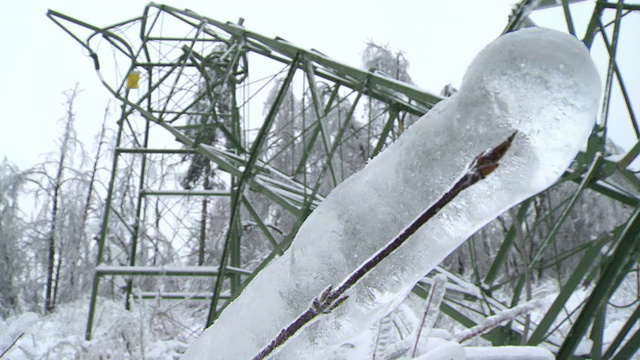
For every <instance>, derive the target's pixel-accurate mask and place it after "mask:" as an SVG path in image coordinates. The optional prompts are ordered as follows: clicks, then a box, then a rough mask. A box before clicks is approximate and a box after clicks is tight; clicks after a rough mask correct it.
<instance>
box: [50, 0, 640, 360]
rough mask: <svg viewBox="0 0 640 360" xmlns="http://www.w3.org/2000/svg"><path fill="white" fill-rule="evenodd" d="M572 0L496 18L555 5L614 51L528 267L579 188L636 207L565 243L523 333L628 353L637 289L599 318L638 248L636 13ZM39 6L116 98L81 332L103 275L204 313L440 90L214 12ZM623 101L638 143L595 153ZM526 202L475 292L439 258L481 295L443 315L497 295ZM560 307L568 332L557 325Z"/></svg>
mask: <svg viewBox="0 0 640 360" xmlns="http://www.w3.org/2000/svg"><path fill="white" fill-rule="evenodd" d="M572 3H573V1H567V0H563V1H561V4H557V3H556V2H555V1H539V2H535V1H522V2H521V3H519V4H518V5H516V6H515V7H514V10H513V13H512V15H511V16H510V18H509V21H508V24H507V26H506V28H505V30H504V32H510V31H514V30H517V29H518V28H520V27H522V26H529V25H531V24H532V21H531V19H530V17H529V14H530V13H531V11H533V10H536V9H540V8H545V7H549V6H556V7H557V6H559V5H561V8H562V11H563V12H564V15H565V19H566V21H567V29H568V31H569V32H570V33H572V34H574V35H576V36H578V37H579V38H581V40H583V42H584V43H585V45H586V46H587V47H588V48H590V49H591V48H592V47H594V46H599V47H601V48H603V49H604V50H605V54H606V56H607V62H606V67H605V68H604V69H601V71H603V75H604V76H605V79H606V82H605V87H604V88H605V92H604V97H603V104H602V113H601V114H600V116H599V119H598V122H597V125H596V127H595V128H594V131H593V133H592V135H591V137H590V140H589V143H588V146H587V147H586V149H585V151H583V152H581V153H580V154H579V155H578V157H577V158H576V161H575V163H574V165H573V166H572V168H571V170H569V171H567V173H566V174H565V175H564V176H563V179H562V180H561V181H560V182H559V183H558V186H560V185H561V184H567V183H571V182H573V183H575V184H577V185H575V186H573V187H572V188H571V189H572V190H571V193H570V194H569V195H568V197H567V198H566V200H565V201H563V202H562V203H561V204H560V205H558V206H556V207H554V208H550V209H548V214H546V215H548V216H545V217H543V218H542V219H543V220H540V222H542V221H546V222H553V224H552V225H553V226H552V230H551V231H550V232H549V234H547V237H546V238H545V239H544V243H543V248H541V249H540V250H539V252H538V253H537V254H535V256H533V257H532V259H531V260H532V262H531V264H529V265H528V266H529V267H530V268H531V269H535V268H537V267H541V268H542V267H544V266H548V265H547V263H545V262H544V261H543V258H542V256H541V254H542V252H543V250H544V248H548V247H549V246H552V244H555V242H556V240H557V239H556V238H557V234H558V229H560V227H561V226H562V225H563V224H564V223H565V222H566V219H567V218H568V215H569V214H570V212H571V210H572V209H573V208H574V206H575V204H576V203H577V202H578V201H580V199H581V198H582V197H583V196H584V194H585V193H586V190H587V189H590V190H592V191H595V192H597V193H598V196H600V197H601V198H602V199H610V200H612V201H614V202H616V203H619V204H621V206H626V207H627V208H629V209H630V214H631V216H629V217H628V218H625V219H620V221H619V225H618V226H617V227H616V228H615V229H613V231H611V232H606V231H605V232H603V233H602V234H593V239H592V240H590V241H587V242H585V243H584V244H582V245H580V247H579V248H574V249H569V250H567V251H566V253H563V254H559V255H557V259H560V260H557V261H558V262H561V261H563V260H562V259H566V258H569V257H571V256H574V255H576V254H578V255H579V256H581V259H582V260H581V261H580V262H579V264H578V265H577V267H576V270H575V271H574V273H573V275H572V276H571V277H570V278H569V279H565V280H563V283H562V284H560V285H561V286H560V288H561V291H560V294H559V295H558V297H557V299H556V300H555V302H554V303H553V305H552V306H551V308H550V309H549V310H548V311H547V313H546V314H545V315H544V317H543V318H542V319H540V320H539V321H530V323H529V322H528V324H527V325H526V326H528V327H530V328H531V334H530V335H529V337H528V338H526V339H524V342H525V343H529V344H532V345H537V344H540V343H545V344H546V345H547V346H549V347H551V348H552V349H554V350H555V351H556V352H557V353H558V356H559V358H568V357H569V356H570V355H571V354H573V352H574V350H575V349H576V347H577V345H578V343H579V342H580V341H581V340H582V339H583V338H584V337H585V336H586V335H585V334H587V331H588V330H590V331H591V335H590V338H591V340H592V341H594V347H593V348H594V350H592V351H593V352H594V354H595V353H596V352H598V351H599V352H600V353H599V356H600V355H602V354H604V355H607V356H608V357H610V356H613V355H616V356H619V357H621V358H624V356H625V355H627V354H632V353H633V352H634V351H635V350H637V349H638V346H640V332H638V331H636V332H635V334H633V333H631V332H630V331H631V329H632V328H634V326H635V324H636V322H637V321H638V319H639V318H640V305H639V304H640V303H638V304H636V305H635V307H636V308H635V310H634V311H629V312H628V313H629V315H628V316H627V318H626V319H625V321H626V322H625V323H624V326H623V327H622V328H621V329H620V331H619V332H618V334H617V335H616V337H615V339H614V341H613V342H612V343H608V344H609V347H608V348H605V347H604V345H603V344H604V340H603V337H602V336H598V334H597V332H598V331H600V335H602V330H603V329H604V326H605V317H606V316H605V315H606V312H607V310H608V305H607V301H608V300H609V299H610V298H611V296H612V294H613V293H614V292H615V291H616V289H617V288H618V287H619V285H620V283H621V282H622V281H623V279H624V278H625V276H627V275H628V274H630V273H632V272H633V270H634V269H637V268H638V261H637V259H638V255H639V254H640V246H639V245H638V244H639V243H640V239H639V238H638V236H639V235H638V234H639V233H640V217H639V216H638V214H640V200H639V198H638V193H639V192H640V181H639V180H638V178H637V177H636V175H635V173H634V171H633V170H632V163H634V160H636V158H637V156H638V154H639V153H640V141H637V139H638V138H640V131H639V130H638V122H637V119H636V116H635V113H634V109H633V105H634V102H633V100H632V99H633V97H632V96H631V95H630V93H629V90H628V89H627V87H625V82H624V77H623V72H622V70H621V69H620V66H619V63H618V58H617V55H616V54H617V47H618V43H619V38H620V31H621V28H622V26H621V23H622V20H623V19H624V18H625V17H627V16H628V15H630V14H634V13H635V14H636V15H637V11H639V10H640V5H630V4H624V3H623V2H622V1H618V2H610V1H602V0H599V1H596V2H595V6H594V10H593V14H592V16H591V18H590V20H589V23H588V24H587V26H586V32H585V34H584V35H581V34H576V30H575V29H576V26H575V24H574V19H573V18H572V16H571V8H572V6H574V4H572ZM48 16H49V17H50V18H51V20H53V21H54V22H55V23H56V24H58V25H59V26H60V27H62V29H64V30H65V31H66V32H67V33H69V34H70V35H71V36H72V37H73V38H74V39H75V40H77V41H78V42H79V43H80V44H81V45H82V47H83V48H84V49H85V51H86V52H87V53H88V54H89V56H90V57H91V58H92V60H93V64H94V67H95V69H96V71H97V73H98V76H99V77H100V79H101V81H102V83H103V84H104V86H105V87H106V88H107V89H108V91H109V92H110V93H111V94H112V95H113V96H114V97H115V98H117V99H118V100H119V101H120V104H121V114H120V118H119V120H118V130H117V138H116V148H115V154H114V158H113V164H112V170H111V177H110V182H109V186H108V192H107V196H106V205H105V209H104V214H103V219H102V226H101V231H100V236H99V244H98V249H97V266H96V269H95V275H94V281H93V288H92V295H91V304H90V312H89V318H88V324H87V330H86V338H87V339H89V338H90V337H91V332H92V326H93V322H94V315H95V308H96V300H97V296H98V293H99V292H100V291H101V288H102V286H104V283H105V282H106V283H108V285H110V286H111V287H112V288H113V287H116V286H117V287H119V288H120V289H121V290H122V291H123V293H124V294H125V297H126V305H125V306H126V307H127V308H128V307H129V304H130V301H131V299H132V297H134V296H135V297H137V298H142V299H145V298H153V299H155V298H162V299H187V300H206V301H209V304H210V305H209V314H208V318H207V325H209V324H211V323H212V322H213V321H214V320H215V318H216V317H217V314H219V313H220V312H221V311H222V310H223V309H224V307H225V306H226V304H228V303H229V302H230V301H232V300H233V299H234V298H235V297H236V296H238V295H239V294H240V292H241V291H242V289H243V287H244V286H245V285H246V284H247V283H248V282H249V281H251V279H252V278H253V277H254V276H255V274H256V273H258V272H259V271H260V270H261V269H262V268H263V267H264V266H266V264H267V263H268V262H269V261H270V260H271V259H273V258H274V257H275V256H278V255H279V254H281V253H282V252H283V251H284V250H286V248H287V247H288V246H289V244H290V242H291V241H292V239H293V237H294V236H295V234H296V232H297V229H298V228H299V227H300V225H301V224H302V222H303V221H304V220H305V219H306V217H307V216H308V215H309V214H310V212H311V211H313V209H314V208H315V207H316V206H317V205H318V204H319V203H320V202H321V201H322V199H323V196H324V195H326V194H327V193H328V192H329V191H330V190H331V189H332V188H333V187H334V186H335V185H337V184H338V183H340V182H341V181H342V180H343V179H344V178H345V177H346V176H348V175H350V174H351V173H352V172H353V171H355V170H357V167H358V166H356V165H354V163H359V164H362V163H364V161H366V159H369V158H371V157H373V156H375V155H376V154H377V153H379V152H380V151H381V150H382V149H383V148H384V147H385V146H386V145H388V144H389V143H390V142H392V141H393V140H394V139H395V138H396V137H397V136H398V135H399V134H400V133H401V132H402V130H403V129H404V126H405V123H407V124H408V123H410V122H411V121H415V119H416V118H417V117H419V116H421V115H423V114H424V113H426V112H427V111H428V110H429V109H430V108H431V107H432V106H433V105H434V104H435V103H437V102H438V101H439V100H441V98H440V97H439V96H435V95H432V94H429V93H428V92H425V91H423V90H420V89H418V88H416V87H414V86H412V85H410V84H406V83H403V82H400V81H398V80H396V79H394V78H392V77H390V76H388V75H386V74H384V73H382V72H380V71H376V70H375V69H371V70H370V71H363V70H359V69H356V68H353V67H350V66H347V65H344V64H341V63H338V62H336V61H333V60H331V59H330V58H328V57H327V56H325V55H323V54H322V53H320V52H318V51H316V50H306V49H303V48H300V47H297V46H295V45H293V44H291V43H289V42H287V41H286V40H284V39H281V38H275V39H273V38H269V37H265V36H262V35H260V34H258V33H255V32H251V31H249V30H247V29H245V28H244V27H243V21H242V19H240V21H238V23H222V22H219V21H216V20H213V19H210V18H208V17H205V16H201V15H198V14H196V13H195V12H193V11H190V10H179V9H176V8H174V7H170V6H166V5H157V4H153V3H151V4H149V5H147V6H146V7H145V10H144V13H143V14H142V16H139V17H136V18H133V19H131V20H127V21H123V22H120V23H117V24H114V25H111V26H107V27H98V26H94V25H91V24H87V23H85V22H82V21H80V20H77V19H74V18H72V17H70V16H67V15H63V14H61V13H58V12H55V11H49V13H48ZM598 39H600V40H601V41H600V42H599V41H598ZM105 69H106V70H105ZM114 69H115V71H114ZM107 74H114V75H113V77H112V78H108V77H107ZM616 85H617V86H616ZM614 88H616V89H617V91H614V90H613V89H614ZM616 99H618V103H619V104H622V105H621V106H622V107H623V108H624V109H626V115H628V116H626V118H625V119H617V121H627V123H626V124H627V125H626V126H627V127H628V128H629V129H631V131H632V132H633V133H634V134H635V138H636V142H635V145H634V146H632V147H631V148H630V150H629V151H627V152H626V153H625V154H622V155H620V156H618V157H608V158H607V157H604V158H603V157H602V156H601V155H602V154H607V149H606V148H605V145H606V144H607V141H608V139H607V129H608V127H609V123H610V121H609V119H610V111H609V108H610V104H611V103H612V102H614V101H616ZM264 103H266V104H267V107H266V109H265V111H264V113H263V112H262V111H261V110H262V109H261V107H262V104H264ZM256 104H257V105H256ZM531 203H532V199H528V200H526V201H525V202H523V203H522V204H520V205H519V207H518V208H517V209H518V211H517V214H516V215H517V216H516V217H515V219H514V222H513V223H512V224H510V225H509V226H507V227H506V231H505V235H504V241H503V242H502V246H501V248H500V249H498V252H497V254H495V258H494V260H493V262H492V263H491V264H490V266H489V270H488V271H487V273H486V274H483V275H482V277H481V276H480V275H479V274H476V275H477V276H476V280H474V284H475V286H477V288H476V289H477V290H474V291H465V290H464V288H465V287H464V286H462V285H461V286H459V287H456V284H461V283H462V282H463V281H462V280H461V279H460V278H459V277H456V276H455V275H453V274H451V273H448V272H446V271H445V270H443V269H441V268H440V269H438V270H437V271H440V272H444V273H446V274H447V276H448V278H449V283H450V285H451V289H448V293H456V291H458V292H459V293H462V295H463V296H464V297H465V298H466V300H467V301H475V302H477V303H479V304H481V306H480V308H481V310H478V311H476V314H475V315H476V316H475V317H474V316H472V315H470V314H469V313H468V311H467V310H468V309H467V308H466V305H464V304H463V303H461V302H460V301H459V298H460V297H459V296H457V295H455V294H454V295H452V296H450V297H448V298H447V299H445V302H444V303H443V305H442V309H441V310H442V312H443V313H445V314H447V315H448V316H450V317H451V318H452V319H454V320H455V321H457V322H459V323H460V324H462V325H464V326H466V327H471V326H474V325H476V324H477V323H478V322H479V321H480V320H481V319H482V318H484V317H487V316H490V315H492V314H495V313H496V312H499V311H501V310H503V309H504V308H505V305H503V304H502V302H500V301H498V300H496V299H494V298H493V297H492V292H493V291H495V290H496V289H498V288H500V287H501V286H503V285H504V284H503V283H501V281H500V279H499V278H500V276H499V274H500V271H501V269H502V267H503V266H504V264H505V262H506V261H507V260H506V259H507V256H508V254H509V253H510V252H512V251H514V249H516V250H517V244H516V241H515V240H514V239H515V238H516V233H517V232H516V231H515V225H514V224H515V223H516V221H517V222H519V223H523V222H526V221H527V220H526V219H527V216H528V214H529V213H530V211H529V210H528V209H529V207H530V205H531ZM221 214H224V216H220V215H221ZM537 225H538V224H537V223H536V224H532V227H533V228H535V227H536V226H537ZM603 254H604V255H603ZM594 274H595V275H594ZM105 278H108V279H110V280H111V281H104V280H103V279H105ZM118 279H119V280H118ZM519 279H520V280H518V279H516V285H515V291H514V297H513V299H512V302H511V306H514V305H516V304H518V302H519V301H521V299H520V297H519V295H520V294H521V293H522V291H523V290H522V289H523V286H524V285H523V284H524V281H523V280H522V279H523V278H522V277H520V278H519ZM310 281H311V280H310ZM587 281H590V282H593V283H594V284H595V285H594V286H593V287H592V292H591V295H590V296H589V297H588V298H587V299H585V300H584V302H583V304H582V307H581V308H580V310H579V311H578V313H579V314H578V315H577V316H576V315H573V314H568V313H567V312H566V311H564V310H565V309H566V306H567V303H568V302H569V299H570V298H571V296H572V294H574V292H576V291H578V290H579V286H580V284H581V283H583V282H587ZM428 284H429V279H428V278H425V281H424V282H421V283H419V284H418V285H417V286H416V288H415V290H414V291H415V292H416V293H417V294H419V295H421V296H426V291H427V288H428V286H429V285H428ZM456 289H458V290H456ZM461 289H462V290H461ZM103 290H104V289H103ZM638 297H639V298H640V293H639V295H638ZM568 320H570V321H568ZM567 322H569V323H570V325H568V326H569V327H570V331H569V332H568V333H566V334H559V330H558V329H559V327H560V326H561V325H562V324H563V323H567ZM523 326H525V325H523V323H522V322H520V321H515V322H514V323H513V324H511V325H508V326H502V327H498V328H497V329H495V330H494V331H491V332H488V333H487V334H485V335H484V338H485V339H488V340H489V341H491V342H493V343H494V344H514V343H523V340H522V339H521V337H522V334H526V332H527V331H526V330H522V329H523ZM625 341H626V342H625ZM599 356H598V357H599Z"/></svg>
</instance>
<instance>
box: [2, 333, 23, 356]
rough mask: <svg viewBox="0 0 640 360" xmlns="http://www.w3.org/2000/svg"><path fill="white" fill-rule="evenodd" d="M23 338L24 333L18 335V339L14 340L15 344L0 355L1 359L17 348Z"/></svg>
mask: <svg viewBox="0 0 640 360" xmlns="http://www.w3.org/2000/svg"><path fill="white" fill-rule="evenodd" d="M23 336H24V333H20V335H18V337H17V338H15V340H13V342H12V343H11V344H10V345H9V347H8V348H6V349H4V351H3V352H2V353H1V354H0V359H2V358H3V357H4V356H5V355H6V354H8V353H9V351H11V349H12V348H13V347H14V346H16V344H17V343H18V342H19V341H20V339H22V337H23Z"/></svg>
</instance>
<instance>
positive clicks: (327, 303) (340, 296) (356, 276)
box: [253, 131, 517, 360]
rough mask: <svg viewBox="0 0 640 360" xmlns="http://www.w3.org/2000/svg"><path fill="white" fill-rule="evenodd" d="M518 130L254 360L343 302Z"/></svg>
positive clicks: (485, 169)
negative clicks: (365, 277) (370, 272)
mask: <svg viewBox="0 0 640 360" xmlns="http://www.w3.org/2000/svg"><path fill="white" fill-rule="evenodd" d="M516 133H517V131H515V132H514V133H513V134H511V136H509V137H508V138H507V139H506V140H505V141H503V142H502V143H500V144H499V145H497V146H495V147H493V148H490V149H488V150H485V151H483V152H482V153H480V155H478V156H476V158H475V159H474V160H473V161H472V162H471V164H469V166H467V169H466V171H465V172H464V174H463V175H462V176H461V177H460V178H459V179H458V180H457V181H456V182H455V183H454V184H453V186H452V187H451V188H450V189H449V190H447V191H446V192H445V193H444V194H443V195H442V196H441V197H440V198H439V199H438V200H436V201H435V202H433V203H432V204H431V205H430V206H429V207H427V208H426V209H425V210H424V211H423V212H422V214H420V215H419V216H418V217H417V218H416V219H414V220H413V221H412V222H411V223H410V224H409V225H408V226H407V227H406V228H404V230H402V231H401V232H400V233H399V234H398V235H396V237H395V238H393V240H391V241H390V242H389V243H387V245H385V246H384V247H383V248H381V249H380V250H378V251H377V252H376V253H375V254H374V255H373V256H371V257H370V258H369V259H368V260H367V261H365V262H364V263H363V264H362V265H360V266H359V267H358V268H357V269H356V270H355V271H353V272H352V273H351V274H350V275H349V276H348V277H347V278H346V279H345V280H344V281H343V282H342V283H341V284H340V285H339V286H338V287H337V288H335V289H334V288H333V285H329V286H327V287H326V288H325V289H324V290H323V291H322V293H320V295H319V296H317V297H316V298H314V299H313V300H312V301H311V305H309V307H308V308H307V310H305V311H304V312H303V313H302V314H300V316H298V317H297V318H296V319H295V320H294V321H293V322H292V323H291V324H289V326H287V327H286V328H283V329H282V330H281V331H280V333H278V335H277V336H276V337H275V338H274V339H273V340H271V342H269V344H267V345H266V346H265V347H264V348H263V349H262V350H260V352H259V353H258V354H257V355H256V356H254V357H253V360H261V359H265V358H266V357H267V356H268V355H269V354H271V353H272V352H273V351H274V350H275V349H276V348H277V347H278V346H281V345H282V344H284V343H285V342H286V341H287V340H288V339H289V338H291V337H292V336H293V335H295V333H296V332H298V331H299V330H300V329H301V328H302V327H303V326H305V325H306V324H307V323H309V322H310V321H311V320H313V319H314V318H315V317H316V316H318V315H319V314H328V313H330V312H331V311H332V310H333V309H335V308H336V307H338V306H339V305H340V304H342V303H343V302H344V301H345V300H347V298H348V297H349V296H348V295H344V294H345V292H346V291H347V290H348V289H350V288H351V287H352V286H353V285H355V284H356V283H357V282H358V281H359V280H360V279H362V278H363V277H364V276H365V275H366V274H367V273H368V272H369V271H371V270H372V269H373V268H374V267H376V266H377V265H378V264H379V263H380V262H381V261H382V260H384V259H385V258H387V257H388V256H389V255H391V253H393V252H394V251H395V250H397V249H398V248H399V247H400V246H401V245H402V244H403V243H404V242H405V241H407V239H409V237H411V235H413V234H415V232H416V231H418V229H420V227H421V226H422V225H424V224H425V223H426V222H427V221H429V220H430V219H431V218H432V217H433V216H435V215H436V214H437V213H438V212H439V211H440V210H441V209H442V208H443V207H444V206H445V205H447V204H448V203H449V202H450V201H451V200H453V199H454V198H455V197H456V196H458V194H459V193H460V192H461V191H462V190H464V189H466V188H468V187H469V186H471V185H473V184H475V183H477V182H478V181H480V180H482V179H484V178H485V177H487V176H488V175H489V174H491V173H492V172H493V171H494V170H495V169H496V168H497V167H498V161H499V160H500V159H501V158H502V157H503V156H504V154H505V153H506V152H507V150H509V147H510V146H511V143H512V141H513V138H514V137H515V136H516Z"/></svg>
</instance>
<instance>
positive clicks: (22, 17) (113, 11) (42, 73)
mask: <svg viewBox="0 0 640 360" xmlns="http://www.w3.org/2000/svg"><path fill="white" fill-rule="evenodd" d="M514 2H515V0H491V1H477V0H450V1H435V0H424V1H410V0H393V1H389V0H384V1H383V0H366V1H364V0H363V1H360V0H357V1H347V0H323V1H320V0H314V1H305V0H297V1H294V0H279V1H261V0H227V1H220V0H209V1H166V2H165V3H167V4H170V5H173V6H175V7H178V8H189V9H191V10H194V11H196V12H198V13H200V14H202V15H206V16H208V17H211V18H214V19H216V20H221V21H234V22H235V21H237V19H238V18H239V17H243V18H244V19H245V23H244V25H245V27H246V28H247V29H250V30H252V31H255V32H258V33H261V34H263V35H266V36H272V37H275V36H280V37H283V38H285V39H287V40H288V41H290V42H292V43H293V44H296V45H298V46H300V47H303V48H314V49H318V50H320V51H321V52H323V53H324V54H327V55H328V56H330V57H332V58H334V59H336V60H339V61H341V62H343V63H346V64H349V65H352V66H360V55H361V52H362V50H363V49H364V46H365V43H366V42H367V41H369V40H373V41H375V42H377V43H382V44H389V45H390V47H391V48H392V49H393V50H396V51H397V50H402V51H403V52H404V53H405V56H406V58H407V59H408V60H409V62H410V64H411V65H410V69H409V73H410V74H411V76H412V78H413V80H414V82H415V83H416V84H417V85H418V86H419V87H421V88H424V89H426V90H429V91H432V92H439V91H440V89H441V88H442V87H443V86H444V85H446V84H448V83H452V84H453V85H454V86H456V87H457V86H459V84H460V81H461V79H462V76H463V74H464V71H465V69H466V67H467V65H468V64H469V62H470V61H471V60H472V59H473V57H474V56H475V54H477V53H478V51H479V50H480V49H482V48H483V47H484V46H485V45H487V44H488V43H489V42H490V41H491V40H493V39H495V38H496V37H497V36H498V35H500V33H501V31H502V29H503V28H504V26H505V25H506V22H507V17H508V15H509V13H510V10H511V5H512V3H514ZM147 3H148V2H147V1H140V0H128V1H124V0H118V1H114V0H108V1H107V0H102V1H97V0H73V1H42V0H41V1H37V0H29V1H12V2H10V3H8V4H4V6H3V11H2V12H0V48H1V50H0V51H1V55H2V56H0V79H1V80H0V109H1V111H2V112H1V115H0V158H2V157H4V156H6V157H8V158H9V160H11V161H13V162H14V163H16V164H17V165H18V166H19V167H20V168H23V169H24V168H27V167H29V166H32V165H34V164H36V163H37V162H39V161H42V159H44V158H43V155H42V154H44V153H47V152H50V151H53V150H54V149H55V141H56V139H57V138H58V137H59V136H60V133H61V131H62V127H61V123H60V122H59V119H60V118H62V117H63V116H64V111H65V110H64V107H63V105H62V102H63V101H64V96H63V95H62V92H63V91H65V90H66V89H69V88H72V87H73V86H74V84H75V83H76V82H78V83H79V85H80V88H81V89H82V90H83V91H82V93H81V94H80V96H79V97H78V99H77V106H76V110H77V122H76V129H77V131H78V133H79V135H80V137H81V140H83V141H84V142H87V143H90V140H91V139H92V136H93V135H94V134H95V133H96V132H97V130H98V128H99V125H100V122H101V120H102V116H103V110H104V108H105V106H106V104H107V101H108V99H109V96H108V94H107V92H106V90H105V89H104V88H103V87H102V85H100V84H99V82H98V79H97V76H96V74H95V72H94V71H93V63H92V61H91V59H89V58H88V57H86V56H85V54H84V53H83V51H82V50H81V48H80V46H79V44H77V43H76V42H75V41H74V40H73V39H71V37H69V36H68V35H67V34H65V33H64V32H63V31H62V30H61V29H60V28H59V27H57V26H56V25H55V24H54V23H53V22H51V21H50V20H49V19H48V18H47V17H46V16H45V13H46V11H47V9H48V8H51V9H53V10H56V11H59V12H62V13H64V14H67V15H70V16H73V17H75V18H77V19H81V20H83V21H86V22H88V23H91V24H95V25H100V26H102V25H109V24H112V23H115V22H118V21H121V20H125V19H130V18H133V17H135V16H138V15H140V14H142V11H143V8H144V6H145V5H146V4H147ZM592 9H593V2H592V1H585V2H584V3H580V4H574V5H573V6H572V10H573V13H574V16H575V17H576V23H577V24H578V29H579V32H578V33H579V35H581V34H583V31H584V25H581V24H586V19H587V17H588V16H589V15H590V14H591V11H592ZM634 16H635V15H634ZM630 17H631V16H630ZM625 19H626V18H625ZM534 20H535V21H536V22H538V23H539V24H540V25H543V26H547V27H554V28H557V29H560V30H566V27H565V23H564V18H563V15H562V12H561V11H560V9H555V10H544V11H541V12H536V13H535V14H534ZM625 21H628V20H625ZM632 21H635V23H636V25H638V23H639V21H638V16H636V18H635V19H632ZM637 28H638V29H640V27H637ZM634 40H635V41H633V43H634V44H635V48H634V49H635V50H634V49H632V50H631V51H630V54H629V57H630V58H633V63H632V64H631V65H628V66H627V68H628V70H630V71H634V72H635V75H634V76H635V78H634V79H635V83H636V84H638V83H640V81H638V80H640V76H638V68H639V67H638V66H637V65H635V64H636V61H637V59H638V58H640V49H639V46H638V42H637V38H635V39H634ZM621 67H622V65H621ZM625 75H626V74H625ZM632 75H633V74H632ZM635 94H636V95H637V96H640V90H639V91H637V92H636V93H635ZM113 121H114V122H115V118H114V120H113ZM629 141H630V140H629ZM622 142H625V141H622ZM625 145H626V144H625ZM627 146H628V145H627Z"/></svg>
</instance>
